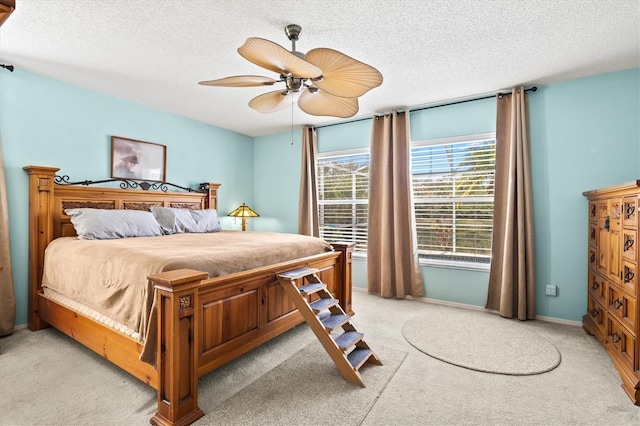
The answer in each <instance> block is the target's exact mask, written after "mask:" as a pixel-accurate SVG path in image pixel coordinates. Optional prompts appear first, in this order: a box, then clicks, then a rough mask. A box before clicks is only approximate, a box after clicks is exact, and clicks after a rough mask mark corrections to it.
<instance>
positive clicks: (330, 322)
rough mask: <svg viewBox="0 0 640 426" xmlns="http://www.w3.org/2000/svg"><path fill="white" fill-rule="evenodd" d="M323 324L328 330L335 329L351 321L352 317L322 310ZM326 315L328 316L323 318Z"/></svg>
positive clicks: (321, 318)
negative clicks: (329, 313) (327, 313)
mask: <svg viewBox="0 0 640 426" xmlns="http://www.w3.org/2000/svg"><path fill="white" fill-rule="evenodd" d="M318 316H319V317H320V320H321V321H322V325H323V326H324V328H325V329H326V330H327V331H332V330H335V329H336V328H338V327H340V326H342V325H344V324H346V323H348V322H349V320H350V319H351V317H350V316H349V315H345V314H334V315H326V312H322V313H321V314H320V315H318ZM323 317H326V318H323Z"/></svg>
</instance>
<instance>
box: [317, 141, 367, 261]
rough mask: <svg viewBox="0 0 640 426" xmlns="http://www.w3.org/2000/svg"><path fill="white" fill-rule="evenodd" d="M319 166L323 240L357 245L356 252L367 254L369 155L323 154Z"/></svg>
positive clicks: (353, 153)
mask: <svg viewBox="0 0 640 426" xmlns="http://www.w3.org/2000/svg"><path fill="white" fill-rule="evenodd" d="M317 166H318V178H317V179H318V182H317V184H318V210H319V212H318V214H319V224H320V237H322V238H324V239H326V240H327V241H329V242H336V241H349V242H354V243H356V246H355V248H354V252H356V253H358V252H361V253H363V252H366V249H367V212H368V205H369V201H368V200H369V151H368V150H354V151H340V152H339V153H324V154H320V155H318V161H317Z"/></svg>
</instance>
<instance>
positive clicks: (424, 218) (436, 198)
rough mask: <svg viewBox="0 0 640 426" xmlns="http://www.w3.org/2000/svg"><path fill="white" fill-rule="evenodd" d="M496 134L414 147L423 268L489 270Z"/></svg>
mask: <svg viewBox="0 0 640 426" xmlns="http://www.w3.org/2000/svg"><path fill="white" fill-rule="evenodd" d="M495 146H496V141H495V134H493V133H492V134H483V135H474V136H465V137H458V138H448V139H439V140H435V141H424V142H414V143H413V144H412V148H411V162H412V166H411V167H412V175H413V197H414V200H413V201H414V207H415V216H416V231H417V236H418V253H419V256H420V259H421V260H422V261H423V262H426V263H430V264H444V265H447V264H448V265H459V266H463V265H461V264H460V262H464V263H465V264H467V265H468V266H471V265H469V263H471V264H480V265H481V264H487V265H488V264H489V262H490V260H491V237H492V227H493V195H494V176H495Z"/></svg>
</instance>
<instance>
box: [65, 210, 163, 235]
mask: <svg viewBox="0 0 640 426" xmlns="http://www.w3.org/2000/svg"><path fill="white" fill-rule="evenodd" d="M65 213H66V214H67V215H69V217H70V218H71V223H72V224H73V227H74V228H75V230H76V234H78V238H80V239H83V240H110V239H114V238H127V237H154V236H158V235H162V228H161V227H160V224H159V223H158V221H157V220H156V219H155V218H154V217H153V214H151V213H150V212H145V211H140V210H103V209H87V208H82V209H67V210H65Z"/></svg>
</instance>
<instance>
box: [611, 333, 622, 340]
mask: <svg viewBox="0 0 640 426" xmlns="http://www.w3.org/2000/svg"><path fill="white" fill-rule="evenodd" d="M620 340H622V337H620V335H619V334H618V332H617V331H614V332H613V334H612V335H611V341H612V342H613V343H618V342H619V341H620Z"/></svg>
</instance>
